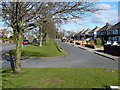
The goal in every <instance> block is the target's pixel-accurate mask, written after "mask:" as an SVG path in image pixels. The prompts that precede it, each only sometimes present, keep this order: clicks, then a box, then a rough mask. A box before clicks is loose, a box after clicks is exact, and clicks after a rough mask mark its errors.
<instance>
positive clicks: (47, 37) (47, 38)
mask: <svg viewBox="0 0 120 90" xmlns="http://www.w3.org/2000/svg"><path fill="white" fill-rule="evenodd" d="M48 41H49V34H48V33H46V43H48Z"/></svg>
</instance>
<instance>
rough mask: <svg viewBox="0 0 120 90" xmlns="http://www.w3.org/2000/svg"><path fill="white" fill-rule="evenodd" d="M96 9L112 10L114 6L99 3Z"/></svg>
mask: <svg viewBox="0 0 120 90" xmlns="http://www.w3.org/2000/svg"><path fill="white" fill-rule="evenodd" d="M97 7H98V8H102V9H112V8H114V6H112V5H110V4H105V3H100V4H98V5H97Z"/></svg>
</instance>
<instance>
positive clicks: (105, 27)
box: [99, 23, 112, 31]
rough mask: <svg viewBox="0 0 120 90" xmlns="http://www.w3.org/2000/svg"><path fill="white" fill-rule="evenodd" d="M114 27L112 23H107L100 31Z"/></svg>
mask: <svg viewBox="0 0 120 90" xmlns="http://www.w3.org/2000/svg"><path fill="white" fill-rule="evenodd" d="M111 27H112V25H110V24H109V23H106V25H105V26H104V27H102V28H101V29H100V30H99V31H106V30H108V29H110V28H111Z"/></svg>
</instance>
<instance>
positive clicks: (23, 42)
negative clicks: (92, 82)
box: [22, 40, 30, 44]
mask: <svg viewBox="0 0 120 90" xmlns="http://www.w3.org/2000/svg"><path fill="white" fill-rule="evenodd" d="M29 43H30V42H29V40H23V41H22V44H29Z"/></svg>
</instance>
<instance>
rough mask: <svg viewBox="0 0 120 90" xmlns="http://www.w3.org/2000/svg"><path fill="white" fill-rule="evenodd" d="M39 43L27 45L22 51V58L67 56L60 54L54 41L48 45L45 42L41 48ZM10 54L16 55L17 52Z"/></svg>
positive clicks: (11, 51)
mask: <svg viewBox="0 0 120 90" xmlns="http://www.w3.org/2000/svg"><path fill="white" fill-rule="evenodd" d="M38 45H39V42H36V43H33V44H30V45H25V46H24V48H23V50H22V56H30V57H53V56H59V55H65V54H66V52H65V51H63V52H60V51H59V50H58V49H57V48H56V46H55V43H54V41H53V40H50V41H49V42H48V43H45V42H43V46H42V47H39V46H38ZM10 53H12V54H14V53H15V50H10Z"/></svg>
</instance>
